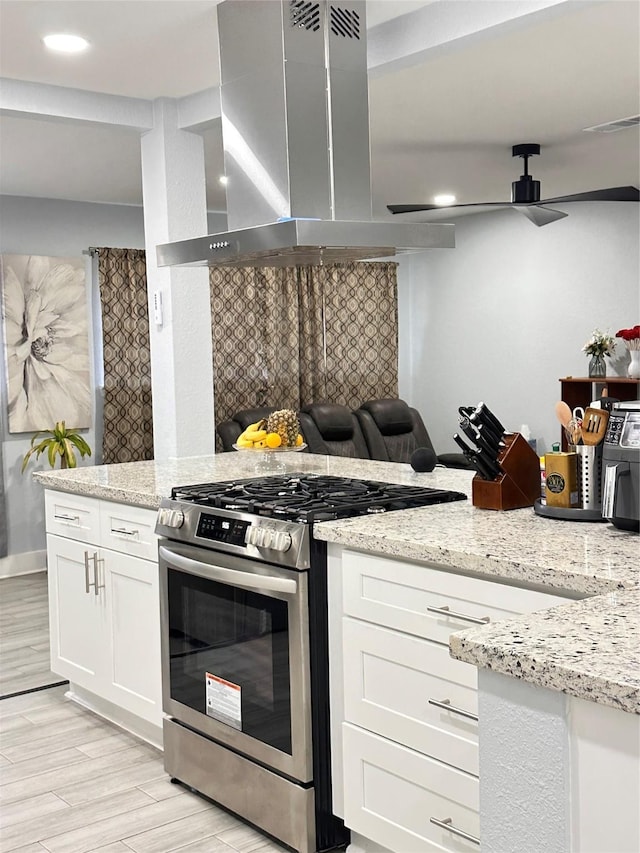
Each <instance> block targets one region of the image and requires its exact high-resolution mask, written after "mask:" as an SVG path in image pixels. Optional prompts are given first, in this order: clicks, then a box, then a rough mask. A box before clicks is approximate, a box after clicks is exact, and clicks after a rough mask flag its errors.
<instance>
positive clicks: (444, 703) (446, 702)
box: [429, 699, 478, 723]
mask: <svg viewBox="0 0 640 853" xmlns="http://www.w3.org/2000/svg"><path fill="white" fill-rule="evenodd" d="M429 704H430V705H435V706H436V708H442V709H443V710H445V711H451V713H452V714H459V716H461V717H466V719H467V720H474V721H475V722H476V723H477V722H478V715H477V714H472V713H471V711H465V710H464V708H456V706H455V705H452V704H451V700H450V699H429Z"/></svg>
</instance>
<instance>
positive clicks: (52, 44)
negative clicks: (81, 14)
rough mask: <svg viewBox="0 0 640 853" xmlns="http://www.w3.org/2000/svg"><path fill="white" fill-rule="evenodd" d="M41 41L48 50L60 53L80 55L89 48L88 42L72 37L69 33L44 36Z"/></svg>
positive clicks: (78, 37)
mask: <svg viewBox="0 0 640 853" xmlns="http://www.w3.org/2000/svg"><path fill="white" fill-rule="evenodd" d="M42 41H43V42H44V43H45V45H46V46H47V47H48V48H49V50H58V51H60V52H61V53H80V51H82V50H86V48H88V47H89V42H88V41H87V40H86V39H83V38H82V37H81V36H72V35H70V34H69V33H53V34H52V35H50V36H45V37H44V38H43V39H42Z"/></svg>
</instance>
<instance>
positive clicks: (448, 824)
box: [429, 817, 480, 845]
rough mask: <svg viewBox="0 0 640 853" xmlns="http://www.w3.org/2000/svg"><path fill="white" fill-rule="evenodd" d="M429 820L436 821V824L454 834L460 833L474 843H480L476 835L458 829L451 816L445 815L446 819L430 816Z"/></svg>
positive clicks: (461, 836) (459, 834) (460, 835)
mask: <svg viewBox="0 0 640 853" xmlns="http://www.w3.org/2000/svg"><path fill="white" fill-rule="evenodd" d="M429 820H430V822H431V823H435V825H436V826H439V827H440V828H441V829H446V830H447V831H448V832H451V833H452V834H453V835H458V836H459V837H460V838H464V839H466V840H467V841H471V843H472V844H478V845H479V844H480V839H479V838H476V836H475V835H469V833H468V832H465V831H464V830H463V829H458V827H457V826H454V825H453V823H452V822H451V818H450V817H445V819H444V820H438V818H437V817H430V818H429Z"/></svg>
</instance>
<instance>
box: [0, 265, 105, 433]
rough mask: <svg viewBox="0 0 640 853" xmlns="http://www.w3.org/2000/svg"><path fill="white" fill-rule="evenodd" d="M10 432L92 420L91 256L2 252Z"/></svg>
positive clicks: (0, 271)
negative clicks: (87, 284)
mask: <svg viewBox="0 0 640 853" xmlns="http://www.w3.org/2000/svg"><path fill="white" fill-rule="evenodd" d="M0 284H1V288H2V317H3V321H4V338H5V355H6V364H7V391H8V406H9V413H8V414H9V417H8V422H9V432H11V433H19V432H34V431H36V430H44V429H51V428H52V426H53V425H54V424H55V423H56V422H57V421H62V420H64V421H66V423H67V424H68V426H69V427H70V428H74V429H83V428H87V427H89V426H91V383H90V366H89V334H88V332H89V330H88V314H87V294H86V287H85V263H84V260H83V259H82V258H56V257H45V256H41V255H2V256H0Z"/></svg>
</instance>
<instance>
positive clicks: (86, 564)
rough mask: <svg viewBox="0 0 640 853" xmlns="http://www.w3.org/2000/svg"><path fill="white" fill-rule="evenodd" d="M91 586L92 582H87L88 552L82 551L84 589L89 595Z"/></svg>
mask: <svg viewBox="0 0 640 853" xmlns="http://www.w3.org/2000/svg"><path fill="white" fill-rule="evenodd" d="M92 586H93V584H92V583H89V552H88V551H85V552H84V591H85V592H86V593H87V595H89V591H90V589H91V587H92Z"/></svg>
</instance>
